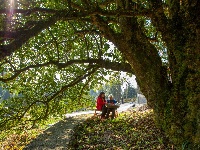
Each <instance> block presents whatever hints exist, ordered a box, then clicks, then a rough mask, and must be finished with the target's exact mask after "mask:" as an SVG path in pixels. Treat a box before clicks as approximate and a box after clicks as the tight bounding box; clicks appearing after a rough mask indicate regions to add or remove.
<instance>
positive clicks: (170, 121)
mask: <svg viewBox="0 0 200 150" xmlns="http://www.w3.org/2000/svg"><path fill="white" fill-rule="evenodd" d="M9 3H10V4H9ZM199 7H200V2H199V1H198V0H193V1H187V0H181V1H175V0H170V1H169V0H165V1H164V0H156V1H155V0H150V1H146V0H107V1H104V0H74V1H71V0H68V1H59V0H54V1H47V0H37V1H34V2H33V1H27V0H22V1H2V2H1V5H0V22H1V24H0V44H1V45H0V61H1V63H0V72H1V77H0V81H1V86H2V87H3V88H4V89H9V91H10V92H11V93H13V95H16V96H13V97H12V98H11V99H10V100H7V101H4V102H3V103H1V118H3V119H2V120H1V122H0V126H1V127H5V128H9V127H11V126H12V125H13V124H15V123H18V122H19V120H21V119H22V118H23V119H24V120H25V121H32V122H35V121H39V120H41V119H45V118H47V116H49V115H51V114H62V113H64V112H65V111H66V110H69V107H73V106H78V104H79V103H80V102H84V101H87V99H85V98H84V95H85V94H86V92H85V91H87V89H90V88H92V87H94V86H96V84H97V83H99V81H101V80H103V79H104V77H105V75H107V74H110V70H114V71H125V72H128V73H134V74H135V75H136V77H137V83H138V84H139V86H140V88H141V91H142V93H143V94H144V95H145V96H146V98H147V100H148V104H149V106H151V107H152V108H153V109H154V111H155V115H156V116H155V118H156V122H157V125H158V126H160V128H162V129H163V130H164V131H165V132H166V133H167V134H168V135H169V136H170V137H172V138H171V139H172V140H173V141H174V142H175V144H176V145H178V146H179V147H180V146H182V145H183V146H185V147H186V146H194V145H195V146H196V145H198V144H199V141H200V127H199V125H198V124H199V116H200V115H199V114H200V111H199V109H198V108H199V103H198V100H199V89H200V85H199V82H198V81H199V79H200V70H199V66H200V64H199V62H200V61H199V60H200V58H199V46H200V44H199V37H200V28H199V27H200V22H199V16H200V11H199V10H200V8H199ZM109 42H112V43H113V44H114V48H112V47H111V46H110V44H109ZM109 69H110V70H109ZM19 94H21V96H17V95H19ZM8 103H10V104H11V105H9V108H8V109H7V108H5V106H6V105H8ZM66 104H67V105H66ZM70 109H71V108H70ZM11 112H12V113H11ZM8 114H9V115H8ZM11 114H12V115H11ZM3 116H7V117H3ZM25 116H29V117H30V118H31V119H27V118H24V117H25ZM182 118H184V119H182ZM25 121H24V122H25ZM9 125H10V126H9Z"/></svg>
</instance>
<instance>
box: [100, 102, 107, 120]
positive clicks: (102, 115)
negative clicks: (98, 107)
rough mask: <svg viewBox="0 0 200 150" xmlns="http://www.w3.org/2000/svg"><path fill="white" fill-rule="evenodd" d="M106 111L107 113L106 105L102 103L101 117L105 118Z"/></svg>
mask: <svg viewBox="0 0 200 150" xmlns="http://www.w3.org/2000/svg"><path fill="white" fill-rule="evenodd" d="M106 113H107V107H106V106H105V105H104V106H103V107H102V114H101V118H103V119H104V118H105V115H106Z"/></svg>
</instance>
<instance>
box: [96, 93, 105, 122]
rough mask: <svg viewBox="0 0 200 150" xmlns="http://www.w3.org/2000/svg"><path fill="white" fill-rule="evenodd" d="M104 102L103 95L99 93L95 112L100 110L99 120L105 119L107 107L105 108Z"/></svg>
mask: <svg viewBox="0 0 200 150" xmlns="http://www.w3.org/2000/svg"><path fill="white" fill-rule="evenodd" d="M105 104H106V100H105V93H104V92H101V93H100V94H99V96H98V98H97V106H96V108H97V110H101V111H102V114H101V119H104V118H105V115H106V112H107V107H106V106H105Z"/></svg>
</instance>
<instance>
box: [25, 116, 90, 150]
mask: <svg viewBox="0 0 200 150" xmlns="http://www.w3.org/2000/svg"><path fill="white" fill-rule="evenodd" d="M92 116H93V114H87V115H78V116H74V117H70V118H66V119H64V120H61V121H59V122H58V123H56V124H54V125H53V126H51V127H50V128H48V129H47V130H45V131H44V132H43V134H40V135H39V136H38V137H37V138H36V139H34V140H33V141H31V142H30V143H29V144H28V145H26V147H25V148H24V149H23V150H67V149H68V148H67V144H68V143H69V140H70V133H71V132H72V131H73V128H74V126H75V125H77V124H78V123H82V122H83V121H85V120H86V119H87V118H88V117H92Z"/></svg>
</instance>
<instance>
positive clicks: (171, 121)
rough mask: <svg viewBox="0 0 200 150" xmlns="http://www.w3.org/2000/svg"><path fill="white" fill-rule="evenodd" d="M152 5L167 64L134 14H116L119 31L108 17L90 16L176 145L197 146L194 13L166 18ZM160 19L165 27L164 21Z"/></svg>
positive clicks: (199, 67) (198, 33)
mask: <svg viewBox="0 0 200 150" xmlns="http://www.w3.org/2000/svg"><path fill="white" fill-rule="evenodd" d="M121 3H123V2H122V1H121ZM119 5H120V6H121V7H122V8H123V7H126V8H124V9H128V8H127V5H125V4H120V3H119ZM152 5H153V8H155V14H154V15H155V17H154V18H153V19H152V22H153V24H154V25H155V26H156V27H157V30H158V31H160V32H161V33H162V36H163V40H164V41H165V43H166V46H167V49H168V57H169V59H168V61H169V69H170V70H167V67H165V66H163V65H162V62H161V58H160V57H159V55H158V51H157V49H156V48H155V47H154V46H153V45H152V44H151V43H150V42H148V39H147V37H146V35H145V34H144V33H143V32H142V29H141V28H140V26H139V24H138V22H137V18H134V17H133V18H120V19H119V24H120V27H121V33H120V34H116V33H114V32H113V31H111V30H110V29H109V28H108V27H107V23H106V22H105V21H104V20H103V19H101V18H100V17H98V16H96V17H95V18H94V24H96V25H97V26H98V27H99V28H100V30H101V31H102V33H103V34H104V36H105V37H106V38H107V39H109V40H110V41H112V42H113V43H114V44H115V46H117V47H118V49H119V50H120V51H121V52H122V54H123V55H124V57H125V58H126V60H127V61H128V62H129V63H130V65H131V66H132V69H133V71H134V73H135V75H136V77H137V83H138V84H139V86H140V88H141V91H142V92H143V94H144V95H145V96H146V98H147V101H148V104H149V106H150V107H152V108H153V109H154V112H155V120H156V123H157V125H158V126H159V127H160V128H161V129H162V130H163V131H164V132H165V133H166V134H167V135H169V137H170V139H171V140H172V141H173V142H174V144H175V145H176V146H177V147H178V148H180V149H181V147H185V148H186V149H187V147H191V149H198V148H200V146H199V147H198V145H200V103H199V100H200V84H199V83H200V58H199V55H200V47H199V46H200V43H199V41H200V25H199V19H197V17H192V16H190V17H189V19H188V20H187V19H185V15H186V14H183V16H184V17H183V18H180V16H177V15H175V16H172V19H171V21H169V20H167V22H166V18H164V14H161V13H160V10H161V9H160V5H159V4H157V3H154V2H153V3H152ZM156 9H157V10H156ZM195 10H196V9H195ZM161 11H162V10H161ZM195 13H196V12H195ZM159 17H162V18H159ZM191 18H193V20H191ZM159 19H160V20H159ZM165 23H166V25H167V27H165V26H164V24H165ZM167 71H168V74H167ZM169 75H170V76H171V79H172V80H171V81H170V80H169V78H168V77H169Z"/></svg>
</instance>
